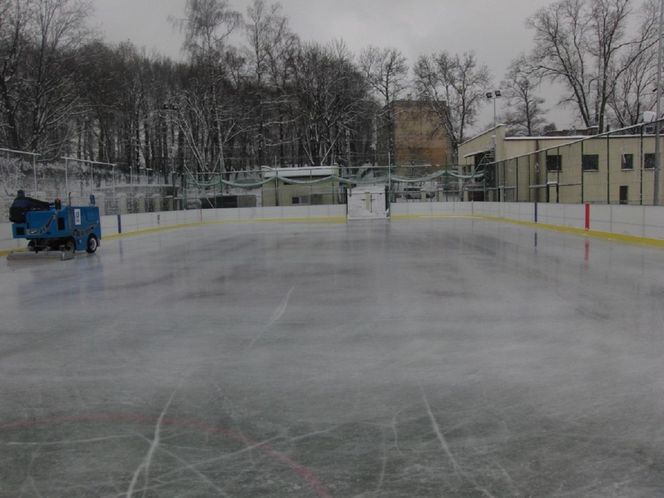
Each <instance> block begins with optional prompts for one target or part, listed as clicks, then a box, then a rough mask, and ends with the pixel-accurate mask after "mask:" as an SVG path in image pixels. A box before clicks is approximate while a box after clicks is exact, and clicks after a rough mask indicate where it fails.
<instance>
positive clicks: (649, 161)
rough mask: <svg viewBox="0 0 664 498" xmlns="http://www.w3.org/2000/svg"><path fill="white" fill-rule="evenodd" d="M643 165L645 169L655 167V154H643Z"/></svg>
mask: <svg viewBox="0 0 664 498" xmlns="http://www.w3.org/2000/svg"><path fill="white" fill-rule="evenodd" d="M643 167H644V168H645V169H655V154H651V153H649V154H644V155H643Z"/></svg>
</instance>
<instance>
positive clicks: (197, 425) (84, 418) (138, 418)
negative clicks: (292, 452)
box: [0, 414, 331, 498]
mask: <svg viewBox="0 0 664 498" xmlns="http://www.w3.org/2000/svg"><path fill="white" fill-rule="evenodd" d="M78 422H87V423H103V422H111V423H127V422H134V423H141V424H153V423H154V418H151V417H147V416H144V415H128V414H112V415H111V414H90V415H80V416H68V417H48V418H38V419H32V420H18V421H15V422H8V423H5V424H0V431H3V430H8V429H21V428H31V427H37V426H39V425H46V426H51V425H59V424H72V423H78ZM161 424H162V425H164V426H175V427H188V428H190V429H195V430H198V431H200V432H207V433H208V434H221V435H223V436H226V437H228V438H229V439H233V440H235V441H238V442H241V443H243V444H245V445H247V446H254V447H255V449H257V450H259V451H262V452H263V453H265V454H266V455H267V456H269V457H270V458H272V459H274V460H276V461H279V462H281V463H283V464H285V465H286V466H288V467H289V468H290V469H291V470H292V471H293V473H294V474H296V475H297V476H298V477H300V478H301V479H302V480H304V481H305V482H306V483H307V486H308V487H309V488H310V489H311V490H312V491H313V492H314V493H316V496H319V497H321V498H331V495H330V493H329V492H328V491H327V489H325V486H324V485H323V483H321V482H320V480H319V479H318V477H316V474H315V473H314V472H313V471H312V470H311V469H309V468H307V467H305V466H304V465H302V464H299V463H297V462H296V461H295V460H293V459H291V458H290V457H288V456H287V455H285V454H283V453H282V452H280V451H279V450H276V449H274V448H273V447H272V445H270V443H260V442H258V441H254V440H252V439H250V438H247V437H245V436H242V435H240V434H237V433H235V432H233V431H231V430H229V429H226V428H224V427H218V426H211V425H208V424H206V423H204V422H200V421H196V420H179V419H172V418H165V419H163V420H162V422H161Z"/></svg>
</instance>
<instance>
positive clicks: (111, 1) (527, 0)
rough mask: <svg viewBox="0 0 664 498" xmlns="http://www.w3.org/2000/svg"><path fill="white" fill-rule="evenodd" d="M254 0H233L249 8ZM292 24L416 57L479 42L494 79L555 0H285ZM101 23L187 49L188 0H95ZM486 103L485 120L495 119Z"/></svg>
mask: <svg viewBox="0 0 664 498" xmlns="http://www.w3.org/2000/svg"><path fill="white" fill-rule="evenodd" d="M250 3H251V2H250V1H249V0H231V4H232V5H233V6H234V8H235V9H237V10H240V11H242V12H244V11H246V8H247V6H248V5H249V4H250ZM280 3H281V5H282V6H283V10H284V13H285V14H286V16H287V17H288V18H289V19H290V23H291V27H292V29H293V31H295V32H296V33H297V34H298V35H300V37H301V38H302V39H303V40H306V41H320V42H328V41H330V40H333V39H335V38H343V39H344V40H345V41H346V43H347V44H348V46H349V47H350V48H351V49H352V50H353V51H354V52H355V53H358V52H359V51H360V50H361V49H362V48H364V47H366V46H367V45H370V44H371V45H377V46H394V47H397V48H399V49H400V50H401V51H402V52H403V53H404V54H405V55H406V56H407V57H408V59H409V61H410V62H411V63H412V62H413V61H414V60H415V59H416V58H417V56H418V55H420V54H424V53H431V52H434V51H437V50H441V49H446V50H449V51H452V52H464V51H468V50H474V51H475V52H476V54H477V57H478V59H479V60H480V61H481V62H483V63H485V64H486V65H487V66H489V69H490V70H491V72H492V73H493V76H494V79H495V81H496V82H497V83H498V82H500V80H501V79H502V77H503V75H504V73H505V69H506V68H507V66H508V65H509V63H510V61H511V60H512V59H513V58H514V57H515V56H516V55H518V54H519V53H520V52H522V51H524V50H528V49H530V47H531V46H532V32H531V31H529V30H528V29H526V26H525V20H526V18H527V17H528V16H530V15H531V14H533V13H534V12H535V11H536V10H537V9H539V8H541V7H542V6H545V5H547V4H549V3H550V0H502V1H500V0H281V2H280ZM93 5H94V7H95V13H94V23H95V24H96V25H97V27H99V29H100V30H101V32H102V33H103V34H104V35H105V38H106V39H107V40H108V41H111V42H119V41H123V40H132V41H133V42H134V43H135V44H136V45H138V46H140V47H145V48H146V49H147V50H148V51H153V50H155V51H157V52H159V53H161V54H165V55H169V56H172V57H179V56H181V52H180V46H181V43H182V38H181V36H180V35H179V33H177V32H176V31H175V30H174V29H173V27H172V26H171V24H170V23H169V21H168V17H169V16H172V17H182V16H183V12H184V5H185V0H93ZM543 96H544V97H546V98H547V103H546V106H547V107H549V108H554V107H556V103H557V100H558V92H557V91H556V90H555V89H553V88H546V89H545V90H543ZM549 114H550V115H549V119H551V120H553V121H555V122H556V124H557V125H558V126H559V127H568V126H570V125H571V124H572V121H573V119H572V112H571V110H568V111H562V110H560V109H558V108H556V109H554V110H553V111H551V112H550V113H549ZM492 116H493V109H492V107H491V106H490V105H487V106H486V107H485V109H484V111H483V113H482V117H481V119H480V122H479V123H478V127H482V126H484V125H487V124H488V123H490V122H491V121H492V119H493V117H492Z"/></svg>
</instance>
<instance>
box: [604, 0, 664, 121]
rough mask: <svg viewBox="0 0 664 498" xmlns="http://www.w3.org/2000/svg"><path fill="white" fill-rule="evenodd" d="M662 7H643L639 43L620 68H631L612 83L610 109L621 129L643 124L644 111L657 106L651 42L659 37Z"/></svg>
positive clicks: (623, 57)
mask: <svg viewBox="0 0 664 498" xmlns="http://www.w3.org/2000/svg"><path fill="white" fill-rule="evenodd" d="M658 14H659V6H658V4H657V2H656V1H655V0H648V1H647V2H645V3H644V5H643V7H642V9H641V12H640V18H641V19H640V21H641V22H640V25H639V29H640V32H639V36H638V40H639V43H637V44H636V45H634V46H632V47H630V49H629V50H628V51H626V53H624V54H622V55H621V57H620V59H619V61H618V64H617V66H618V67H624V66H626V65H629V66H628V67H627V69H626V70H625V71H622V72H621V73H620V74H619V75H618V76H617V77H615V78H614V80H613V88H612V91H611V94H610V97H609V107H610V108H611V111H612V112H611V114H612V117H613V119H614V121H615V124H616V125H618V126H620V127H625V126H630V125H635V124H637V123H639V122H641V120H642V115H643V112H644V111H652V110H654V108H655V106H656V103H657V102H656V98H655V93H654V91H653V89H654V88H655V87H656V85H657V81H656V78H657V45H656V44H653V43H651V41H652V40H653V39H654V38H656V36H657V29H658V26H657V19H658Z"/></svg>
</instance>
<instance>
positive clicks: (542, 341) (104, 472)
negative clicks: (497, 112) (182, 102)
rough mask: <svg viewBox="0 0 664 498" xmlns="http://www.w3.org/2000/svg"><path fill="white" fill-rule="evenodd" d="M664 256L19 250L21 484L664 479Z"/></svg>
mask: <svg viewBox="0 0 664 498" xmlns="http://www.w3.org/2000/svg"><path fill="white" fill-rule="evenodd" d="M663 330H664V251H660V250H654V249H648V248H641V247H636V246H629V245H619V244H614V243H610V242H604V241H600V240H591V241H586V240H584V239H583V238H580V237H575V236H570V235H562V234H555V233H551V232H545V231H540V232H539V233H538V234H537V237H535V233H534V232H533V231H532V229H529V228H523V227H516V226H510V225H504V224H497V223H491V222H471V221H469V220H447V221H445V220H431V221H393V222H391V223H378V224H361V223H360V224H357V225H349V226H346V225H306V224H287V225H274V224H265V225H261V224H256V225H223V226H209V227H200V228H194V229H182V230H178V231H173V232H164V233H160V234H151V235H144V236H140V237H132V238H127V239H124V240H118V241H106V242H104V244H103V246H102V249H101V252H100V253H99V254H98V255H97V256H94V257H81V258H77V259H76V260H74V261H70V262H62V263H61V262H48V263H41V264H25V263H22V264H18V265H11V266H9V265H8V264H7V263H6V262H5V261H2V262H0V496H2V497H16V496H23V497H30V496H34V497H40V496H44V497H45V496H48V497H67V498H69V497H83V496H104V497H118V498H119V497H125V498H126V497H143V496H145V497H162V496H163V497H176V496H231V497H235V496H251V497H253V496H284V497H291V496H305V497H310V496H314V497H315V496H319V497H320V496H335V497H346V496H362V497H379V496H380V497H400V496H424V497H426V496H446V497H474V496H477V497H506V496H523V497H526V496H559V497H563V496H584V497H586V496H588V497H606V496H621V497H622V496H661V495H664V457H663V455H664V424H662V413H664V361H662V358H663V357H664V334H663V333H662V331H663Z"/></svg>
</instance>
